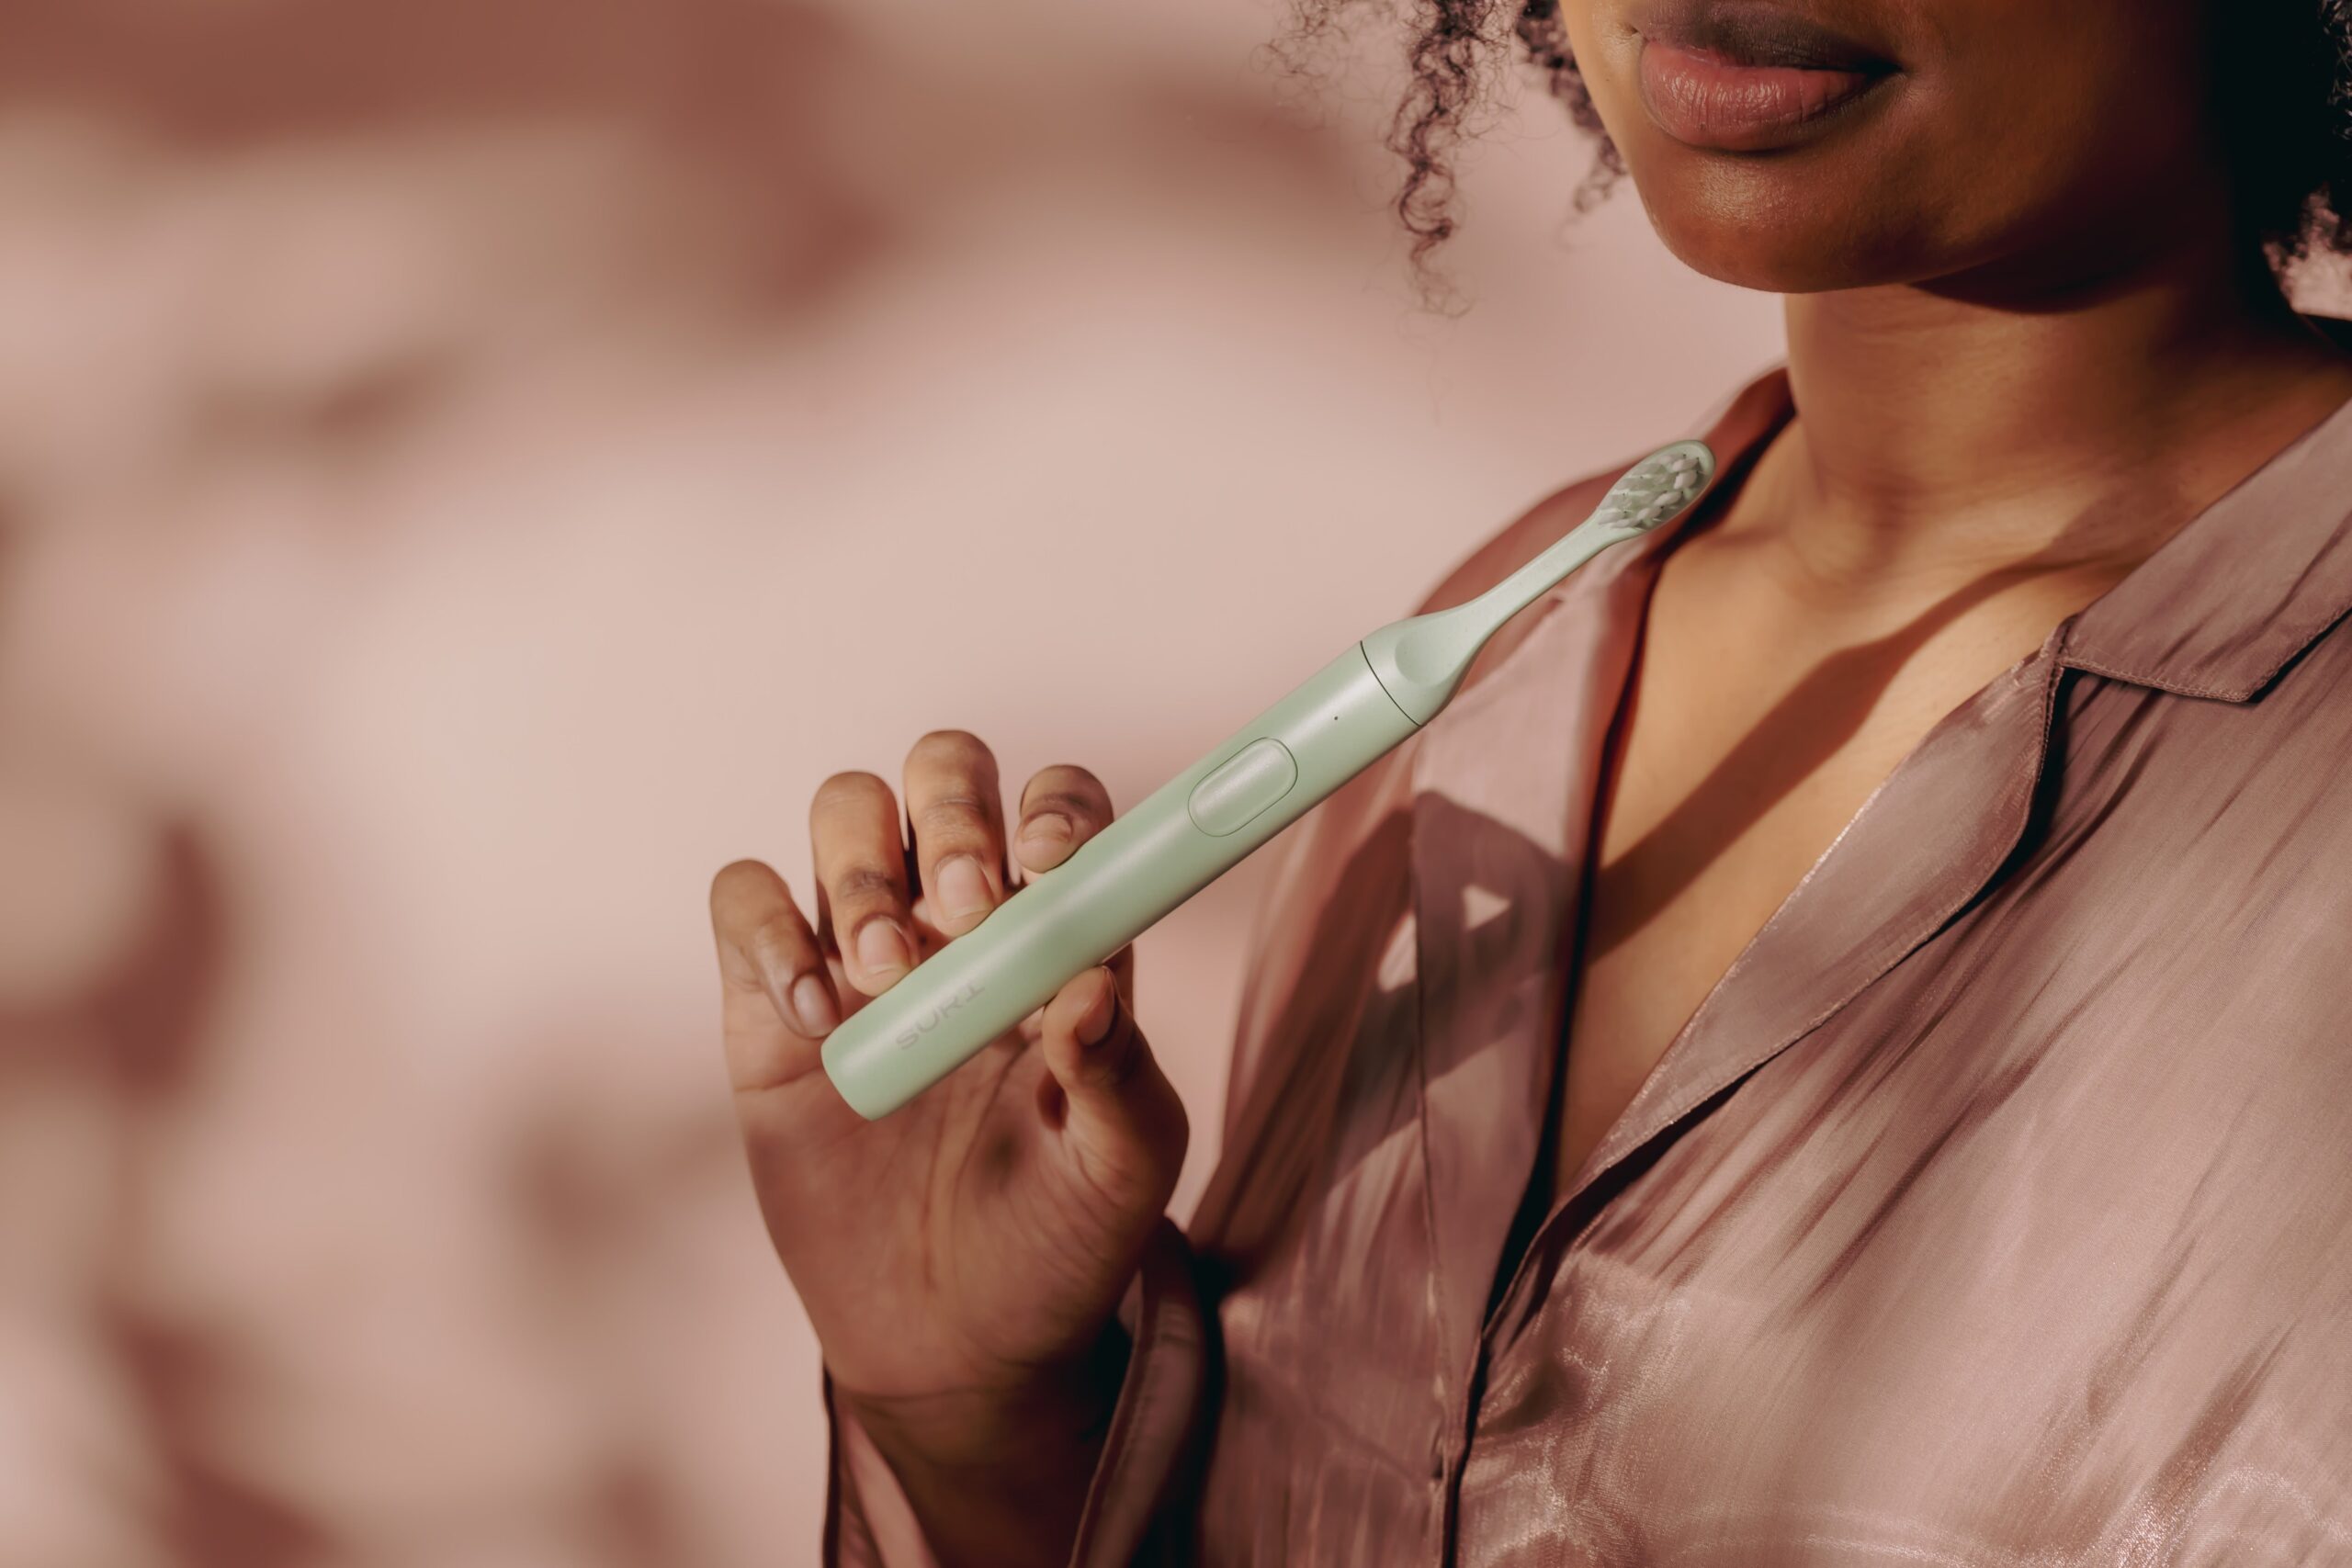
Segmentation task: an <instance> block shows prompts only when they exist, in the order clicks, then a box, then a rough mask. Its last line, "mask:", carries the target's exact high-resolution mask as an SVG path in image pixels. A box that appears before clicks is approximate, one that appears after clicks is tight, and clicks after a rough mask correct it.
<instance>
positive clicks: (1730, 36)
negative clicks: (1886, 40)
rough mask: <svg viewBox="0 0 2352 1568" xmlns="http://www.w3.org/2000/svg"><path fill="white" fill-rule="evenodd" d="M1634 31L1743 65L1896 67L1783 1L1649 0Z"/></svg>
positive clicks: (1863, 43)
mask: <svg viewBox="0 0 2352 1568" xmlns="http://www.w3.org/2000/svg"><path fill="white" fill-rule="evenodd" d="M1634 31H1636V32H1638V33H1640V34H1641V35H1642V37H1644V38H1645V39H1657V40H1658V41H1659V42H1661V43H1667V44H1672V45H1675V46H1676V47H1678V48H1682V49H1695V50H1705V51H1709V52H1711V53H1714V54H1720V55H1722V56H1724V58H1725V59H1728V60H1730V61H1732V62H1735V63H1736V64H1740V65H1792V66H1797V67H1800V68H1804V69H1809V70H1814V71H1865V72H1883V71H1892V70H1894V69H1895V63H1894V61H1893V60H1892V59H1891V58H1889V57H1888V55H1887V54H1886V52H1885V51H1884V50H1883V49H1881V48H1879V47H1878V46H1876V45H1874V44H1872V43H1870V42H1868V41H1866V40H1864V39H1858V38H1855V37H1854V36H1852V35H1851V34H1849V33H1842V32H1839V31H1838V30H1837V29H1836V28H1832V27H1831V26H1829V25H1828V24H1827V23H1826V22H1823V21H1820V20H1818V19H1816V18H1815V17H1812V16H1810V15H1807V14H1806V12H1805V11H1804V9H1802V8H1800V7H1798V6H1792V5H1787V4H1783V3H1782V0H1648V3H1647V4H1645V5H1643V6H1639V7H1637V9H1636V12H1635V15H1634Z"/></svg>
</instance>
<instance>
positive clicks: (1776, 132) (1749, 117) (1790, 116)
mask: <svg viewBox="0 0 2352 1568" xmlns="http://www.w3.org/2000/svg"><path fill="white" fill-rule="evenodd" d="M1892 74H1893V73H1891V72H1870V71H1815V70H1810V69H1805V68H1802V67H1798V66H1792V65H1737V64H1734V63H1733V62H1730V61H1728V60H1725V59H1724V58H1723V57H1722V56H1721V55H1713V54H1702V53H1698V52H1696V51H1691V50H1687V49H1680V48H1677V47H1676V46H1675V45H1673V44H1669V43H1661V42H1659V41H1658V40H1657V39H1643V40H1642V61H1641V81H1642V105H1643V107H1645V108H1646V109H1648V110H1649V114H1650V118H1651V119H1653V120H1655V121H1656V122H1657V127H1658V129H1659V130H1663V131H1665V132H1666V133H1667V134H1668V136H1671V137H1673V138H1674V139H1675V140H1676V141H1683V142H1688V143H1689V144H1690V145H1691V146H1693V147H1712V148H1716V149H1719V150H1721V151H1724V152H1758V151H1761V150H1763V149H1765V148H1768V147H1786V146H1789V145H1792V144H1793V143H1795V142H1799V141H1805V140H1807V139H1809V138H1811V137H1813V136H1815V135H1818V134H1819V133H1820V132H1821V131H1822V130H1823V129H1824V128H1825V127H1826V126H1828V125H1830V124H1832V123H1834V122H1835V120H1836V119H1837V118H1841V114H1840V111H1843V110H1847V109H1849V108H1851V107H1853V106H1855V105H1856V104H1858V103H1860V102H1864V101H1866V100H1868V99H1869V98H1871V97H1872V96H1875V95H1874V94H1873V93H1872V91H1871V89H1873V88H1875V87H1877V86H1879V85H1881V84H1883V83H1884V82H1885V81H1887V80H1888V78H1889V77H1890V76H1891V75H1892Z"/></svg>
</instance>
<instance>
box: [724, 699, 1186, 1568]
mask: <svg viewBox="0 0 2352 1568" xmlns="http://www.w3.org/2000/svg"><path fill="white" fill-rule="evenodd" d="M903 788H904V793H903V795H902V796H901V795H897V794H894V793H893V791H892V789H891V786H890V785H889V784H888V783H887V782H886V781H884V780H883V779H881V778H878V777H876V775H874V774H872V773H840V774H836V775H834V776H833V777H832V778H830V779H828V780H826V781H825V783H824V784H823V785H822V786H821V787H820V788H819V790H818V791H817V795H816V798H815V801H814V802H813V804H812V806H811V807H810V811H809V829H810V832H811V836H812V839H813V842H814V849H815V857H814V864H815V871H816V879H817V893H818V908H819V909H820V911H821V916H820V919H819V920H818V921H816V922H814V923H813V925H812V922H811V921H810V920H809V918H808V917H807V916H806V915H805V914H804V913H803V911H802V910H801V909H800V908H799V907H798V906H797V904H796V903H795V901H794V900H793V898H792V895H791V892H790V890H789V889H788V888H787V887H786V886H785V884H784V881H783V879H782V878H780V877H778V876H777V875H776V874H775V872H774V871H773V870H771V869H770V868H769V867H767V866H765V865H763V864H761V863H758V862H756V861H739V862H737V863H734V864H732V865H729V866H728V867H726V868H725V869H724V870H722V871H721V872H719V874H718V878H717V880H716V881H715V882H714V883H713V885H712V887H711V917H712V924H713V927H714V929H715V931H716V932H717V936H718V959H719V973H720V976H721V979H722V982H723V998H724V1011H723V1031H724V1035H725V1042H726V1048H727V1065H728V1071H729V1077H730V1078H731V1080H732V1082H733V1085H734V1089H735V1106H736V1110H737V1111H738V1113H739V1117H738V1119H739V1121H740V1122H741V1128H742V1133H743V1139H744V1144H745V1147H746V1150H747V1152H748V1154H749V1156H750V1160H751V1168H752V1182H753V1185H754V1186H755V1188H756V1189H757V1190H758V1193H759V1199H760V1207H761V1211H762V1213H763V1214H764V1216H765V1217H766V1220H767V1226H768V1233H769V1235H770V1237H771V1238H772V1239H773V1240H774V1242H775V1249H776V1253H777V1255H778V1257H780V1258H782V1259H783V1261H784V1266H785V1269H786V1272H787V1273H788V1274H789V1275H790V1276H791V1278H792V1282H793V1284H794V1286H795V1288H797V1290H798V1292H799V1293H800V1299H801V1301H802V1303H803V1304H804V1305H806V1307H807V1308H808V1311H809V1322H810V1323H811V1325H813V1326H814V1327H815V1329H816V1332H817V1337H818V1341H819V1343H820V1344H821V1345H822V1346H823V1348H824V1357H825V1364H826V1367H827V1368H828V1370H829V1371H831V1375H832V1378H833V1381H834V1383H835V1386H836V1387H837V1389H838V1390H839V1392H840V1395H841V1399H842V1404H843V1405H844V1406H845V1407H846V1408H847V1410H848V1411H849V1413H850V1415H851V1416H852V1418H853V1419H854V1420H856V1421H857V1422H858V1424H859V1425H860V1426H861V1427H864V1428H865V1430H866V1431H867V1432H868V1433H870V1434H871V1435H872V1436H873V1437H874V1438H875V1440H876V1444H877V1445H878V1446H879V1447H880V1449H881V1450H882V1451H883V1453H884V1455H885V1456H886V1457H887V1458H888V1460H889V1461H890V1463H891V1465H892V1467H893V1469H894V1471H895V1472H897V1474H898V1476H899V1480H900V1482H901V1483H902V1484H903V1485H904V1487H905V1489H906V1491H907V1494H908V1498H909V1501H910V1503H911V1504H912V1505H913V1506H914V1509H915V1512H916V1514H917V1516H918V1517H921V1518H922V1521H923V1525H924V1529H925V1531H926V1533H927V1534H928V1536H929V1537H930V1539H931V1540H932V1541H933V1544H934V1546H935V1548H936V1549H937V1551H938V1552H939V1555H940V1558H941V1561H942V1562H945V1563H949V1564H956V1563H966V1562H969V1563H989V1564H1000V1563H1001V1564H1020V1563H1025V1562H1060V1561H1063V1560H1065V1559H1066V1558H1067V1557H1068V1555H1069V1543H1070V1541H1071V1539H1072V1538H1073V1536H1074V1534H1075V1533H1076V1530H1077V1525H1078V1515H1079V1509H1080V1504H1081V1503H1082V1502H1083V1500H1084V1497H1085V1487H1086V1483H1087V1478H1088V1477H1089V1475H1090V1474H1091V1472H1092V1471H1093V1468H1094V1463H1095V1460H1096V1458H1097V1456H1098V1455H1099V1452H1100V1450H1101V1441H1102V1431H1103V1424H1104V1422H1105V1420H1106V1418H1107V1416H1108V1413H1109V1409H1110V1406H1111V1404H1112V1403H1113V1401H1114V1398H1115V1396H1116V1393H1117V1387H1118V1381H1117V1380H1118V1375H1119V1372H1120V1370H1121V1367H1122V1366H1123V1364H1124V1359H1125V1344H1124V1337H1123V1334H1122V1332H1121V1330H1120V1329H1119V1328H1118V1325H1117V1324H1116V1323H1115V1322H1114V1313H1115V1311H1116V1309H1117V1306H1118V1303H1119V1298H1120V1296H1121V1294H1122V1293H1123V1292H1125V1289H1126V1286H1127V1281H1128V1280H1129V1279H1130V1278H1131V1277H1132V1276H1133V1275H1134V1273H1135V1271H1136V1265H1137V1262H1138V1260H1139V1258H1140V1256H1141V1253H1142V1248H1143V1243H1144V1239H1145V1237H1146V1235H1148V1233H1149V1231H1150V1229H1151V1226H1152V1225H1153V1224H1155V1223H1157V1221H1158V1219H1159V1215H1160V1213H1162V1211H1164V1210H1165V1209H1166V1207H1167V1204H1168V1198H1169V1194H1170V1192H1171V1191H1172V1190H1174V1188H1175V1185H1176V1177H1177V1173H1178V1172H1179V1170H1180V1169H1181V1168H1182V1165H1183V1160H1184V1148H1185V1143H1186V1140H1187V1137H1188V1135H1189V1129H1188V1126H1187V1123H1186V1121H1185V1116H1184V1108H1183V1105H1182V1102H1181V1101H1180V1100H1178V1099H1177V1097H1176V1091H1175V1089H1174V1088H1173V1087H1172V1086H1170V1083H1169V1082H1168V1079H1167V1077H1165V1076H1164V1075H1163V1074H1162V1073H1161V1072H1160V1070H1159V1065H1158V1063H1157V1062H1156V1061H1154V1060H1153V1058H1152V1055H1151V1051H1150V1048H1149V1046H1148V1044H1147V1043H1145V1041H1144V1039H1143V1037H1142V1035H1141V1033H1140V1032H1138V1031H1137V1030H1136V1026H1135V1022H1134V1019H1133V1016H1132V1013H1131V1011H1130V1010H1129V1007H1128V1005H1127V1002H1128V999H1129V998H1132V996H1133V994H1134V990H1133V987H1134V960H1133V956H1132V951H1131V950H1129V951H1125V952H1122V953H1119V954H1117V955H1116V956H1115V957H1114V959H1113V960H1112V962H1111V963H1110V964H1108V965H1106V966H1104V967H1102V968H1096V969H1091V970H1089V971H1087V972H1086V973H1085V974H1083V975H1080V976H1078V977H1077V978H1076V979H1074V980H1072V981H1071V982H1070V983H1069V985H1067V986H1065V987H1062V989H1061V991H1060V993H1059V994H1058V995H1057V996H1056V997H1055V998H1054V999H1053V1000H1052V1001H1050V1002H1048V1003H1047V1004H1046V1006H1045V1007H1044V1008H1043V1009H1041V1010H1039V1012H1038V1013H1035V1014H1033V1015H1031V1018H1030V1019H1029V1020H1028V1021H1026V1022H1024V1024H1023V1027H1022V1028H1021V1029H1019V1030H1016V1031H1014V1032H1011V1033H1009V1034H1007V1035H1006V1036H1004V1037H1003V1038H1002V1039H1001V1040H999V1041H997V1042H996V1043H993V1044H991V1045H989V1047H988V1048H987V1049H986V1050H984V1051H983V1052H981V1054H980V1055H978V1056H976V1057H974V1058H973V1059H972V1060H971V1061H969V1062H967V1063H965V1064H964V1065H963V1066H961V1067H959V1068H957V1069H956V1071H955V1072H954V1073H952V1074H950V1075H949V1076H948V1077H946V1078H945V1079H944V1080H942V1081H941V1082H940V1083H939V1084H937V1085H935V1086H934V1087H933V1088H932V1089H929V1090H928V1091H926V1092H925V1093H923V1094H922V1095H921V1096H919V1097H918V1098H917V1099H916V1100H913V1101H912V1102H911V1103H910V1104H909V1105H907V1106H906V1107H904V1108H903V1109H901V1110H900V1111H898V1112H897V1113H895V1114H893V1115H890V1116H887V1117H885V1118H883V1119H882V1120H881V1121H878V1122H866V1121H865V1120H864V1119H863V1118H862V1117H860V1116H859V1115H858V1114H857V1113H856V1112H855V1111H852V1110H851V1109H850V1108H849V1107H848V1105H847V1104H846V1103H844V1102H843V1101H842V1098H841V1096H840V1095H839V1094H838V1093H836V1092H835V1091H834V1089H833V1087H832V1084H831V1080H830V1079H828V1078H827V1077H825V1074H824V1070H823V1067H822V1065H821V1062H820V1049H821V1046H822V1043H823V1037H824V1036H825V1035H826V1034H827V1033H829V1032H831V1029H832V1027H834V1019H833V1018H829V1017H828V1016H826V1010H828V1009H830V1010H832V1011H833V1013H834V1014H835V1016H836V1017H842V1016H850V1015H854V1013H855V1012H856V1011H857V1010H858V1009H859V1008H860V1007H861V1006H863V1005H864V1004H865V1001H866V1000H867V999H868V998H873V997H876V996H879V995H880V994H881V993H882V992H883V991H885V990H888V988H889V987H890V986H891V985H892V984H893V983H894V982H895V981H897V980H898V979H899V977H900V976H903V975H905V974H906V973H907V966H908V963H909V962H910V961H911V960H912V959H915V958H920V957H922V956H928V955H929V954H930V953H934V952H936V951H938V949H939V947H940V946H941V945H942V944H943V943H944V942H946V941H948V940H951V939H952V938H953V937H954V936H956V935H958V934H960V933H962V932H964V931H969V930H970V929H971V928H972V927H973V926H975V925H977V924H978V923H979V921H980V919H982V918H983V917H984V916H985V915H986V914H987V912H988V910H989V909H990V908H994V907H995V906H996V905H998V904H1000V903H1001V902H1003V900H1004V898H1005V897H1008V896H1009V893H1010V891H1011V889H1012V886H1014V885H1013V884H1012V882H1011V880H1010V878H1009V877H1008V875H1007V864H1008V858H1007V855H1008V849H1007V844H1006V836H1005V830H1004V811H1003V806H1002V801H1001V794H1000V787H999V784H998V779H997V769H996V761H995V759H994V758H993V757H992V756H991V755H990V754H989V750H988V749H987V747H986V746H984V745H982V744H981V742H980V741H979V740H978V739H977V738H975V737H973V736H971V735H969V734H967V733H965V732H963V731H961V730H941V731H936V732H934V733H933V734H930V735H926V736H924V737H922V739H920V740H918V741H916V743H915V745H914V747H913V749H912V750H910V752H909V753H908V755H907V761H906V768H905V776H904V779H903ZM901 799H903V802H904V811H905V815H906V818H907V819H909V820H910V821H911V822H912V823H913V825H914V860H915V864H916V868H917V880H916V883H915V886H913V887H910V886H909V885H908V881H907V876H906V873H905V869H904V866H905V852H904V849H903V847H902V846H903V840H902V838H901V833H900V828H899V823H900V810H901V806H900V802H901ZM1110 819H1111V803H1110V797H1109V795H1108V794H1107V793H1106V792H1105V791H1104V789H1103V784H1102V783H1101V781H1100V780H1098V779H1096V778H1095V777H1094V775H1093V774H1091V773H1087V772H1086V771H1085V770H1083V769H1080V768H1071V767H1058V768H1048V769H1046V770H1045V771H1044V772H1042V773H1038V774H1037V775H1036V776H1035V777H1034V778H1033V779H1031V780H1030V781H1029V784H1028V785H1027V787H1026V788H1025V789H1024V790H1023V794H1022V800H1021V808H1020V813H1019V816H1018V818H1017V819H1016V827H1015V830H1014V833H1013V840H1014V842H1013V844H1012V848H1011V853H1012V860H1014V861H1017V863H1019V864H1020V865H1021V866H1022V867H1023V868H1024V869H1025V870H1026V871H1028V872H1038V871H1045V870H1048V869H1050V868H1051V867H1053V866H1056V865H1058V864H1060V863H1061V862H1062V861H1064V860H1065V859H1067V858H1069V853H1070V852H1071V851H1072V850H1074V849H1075V848H1077V846H1078V845H1079V844H1081V843H1083V842H1084V841H1085V840H1087V839H1088V838H1090V837H1091V836H1092V835H1093V834H1094V833H1096V832H1098V831H1100V830H1101V829H1102V828H1103V825H1104V824H1106V823H1107V822H1109V821H1110ZM959 854H968V855H970V856H971V857H972V858H973V859H974V860H975V861H976V862H977V863H978V867H977V869H978V876H977V877H971V876H957V875H956V874H950V873H948V872H947V871H945V870H944V869H943V868H944V865H945V863H948V862H950V861H951V860H952V859H954V858H955V857H956V856H957V855H959ZM931 889H936V890H938V892H937V897H936V898H935V899H934V897H933V896H932V895H931V894H930V893H928V892H927V891H926V890H931ZM959 891H960V892H962V893H964V894H966V895H967V897H965V898H960V899H959V898H958V897H957V895H958V893H959ZM934 902H936V903H938V904H943V905H951V906H959V907H957V908H956V913H955V914H954V915H953V916H949V915H947V914H945V913H944V912H943V911H941V910H939V909H936V908H933V905H934ZM893 930H895V931H896V933H897V940H898V941H899V942H908V941H909V939H911V942H912V945H911V946H910V947H907V948H902V949H901V950H900V956H899V958H898V959H897V960H895V961H892V960H889V959H888V956H887V954H888V948H889V946H890V943H891V941H892V937H891V934H890V933H891V932H892V931H893ZM844 935H845V936H846V937H847V940H846V941H843V940H842V937H843V936H844ZM804 997H806V998H810V999H812V1000H813V1001H815V1002H816V1003H817V1010H816V1013H815V1016H813V1017H809V1016H804V1015H803V1014H802V1013H801V1012H800V1010H799V1009H798V1007H797V1001H798V999H799V998H804Z"/></svg>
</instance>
